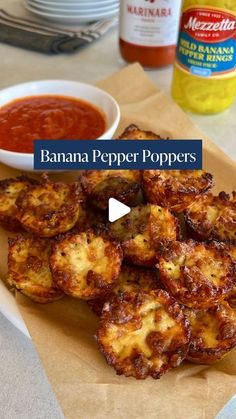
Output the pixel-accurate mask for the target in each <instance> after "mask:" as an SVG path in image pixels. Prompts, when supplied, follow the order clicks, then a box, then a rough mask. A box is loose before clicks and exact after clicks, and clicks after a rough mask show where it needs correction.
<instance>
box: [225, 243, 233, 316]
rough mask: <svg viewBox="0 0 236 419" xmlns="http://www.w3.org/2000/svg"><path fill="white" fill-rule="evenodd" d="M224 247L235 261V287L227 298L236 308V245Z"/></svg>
mask: <svg viewBox="0 0 236 419" xmlns="http://www.w3.org/2000/svg"><path fill="white" fill-rule="evenodd" d="M224 249H225V250H226V252H227V253H228V254H229V256H230V257H231V259H232V261H233V263H234V287H233V289H232V291H231V293H230V295H229V298H228V299H227V301H228V303H229V305H230V307H232V308H234V309H236V246H233V245H225V244H224Z"/></svg>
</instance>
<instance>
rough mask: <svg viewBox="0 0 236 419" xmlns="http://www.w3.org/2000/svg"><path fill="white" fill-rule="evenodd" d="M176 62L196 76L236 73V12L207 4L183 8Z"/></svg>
mask: <svg viewBox="0 0 236 419" xmlns="http://www.w3.org/2000/svg"><path fill="white" fill-rule="evenodd" d="M177 65H178V66H179V67H181V69H182V70H184V71H186V72H187V73H191V74H193V75H195V76H199V77H211V78H222V77H228V76H232V73H234V72H235V74H236V13H233V12H227V11H226V10H224V9H221V8H210V7H207V6H205V7H204V6H202V7H198V8H195V7H191V8H187V9H186V10H184V12H183V16H182V19H181V24H180V35H179V42H178V47H177Z"/></svg>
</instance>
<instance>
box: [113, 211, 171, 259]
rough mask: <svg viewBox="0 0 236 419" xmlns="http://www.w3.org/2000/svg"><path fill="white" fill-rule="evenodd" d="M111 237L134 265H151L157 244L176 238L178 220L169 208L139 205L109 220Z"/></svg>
mask: <svg viewBox="0 0 236 419" xmlns="http://www.w3.org/2000/svg"><path fill="white" fill-rule="evenodd" d="M109 230H110V234H111V237H112V238H114V239H115V240H117V241H119V242H120V243H121V245H122V249H123V252H124V257H125V259H126V260H127V261H128V262H130V263H131V264H134V265H140V266H154V265H155V262H156V260H157V253H158V249H159V247H160V245H161V244H162V243H163V242H164V243H165V242H166V241H169V240H177V235H178V222H177V219H176V218H175V217H174V216H173V215H172V214H171V213H170V212H169V210H168V209H165V208H162V207H159V206H158V205H150V204H148V205H145V206H144V205H141V206H137V207H134V208H132V209H131V212H130V213H129V214H127V215H126V216H125V217H122V218H120V219H119V220H117V221H115V222H114V223H110V225H109Z"/></svg>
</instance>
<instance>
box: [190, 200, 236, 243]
mask: <svg viewBox="0 0 236 419" xmlns="http://www.w3.org/2000/svg"><path fill="white" fill-rule="evenodd" d="M186 222H187V226H188V230H189V233H190V235H191V236H192V237H193V238H195V239H197V240H220V241H227V242H232V243H235V244H236V192H233V194H232V198H231V197H230V195H228V194H226V193H225V192H221V193H220V194H219V195H218V196H213V195H212V194H209V195H203V196H202V197H200V198H198V199H197V200H196V201H195V202H194V203H193V204H192V205H191V207H190V208H189V209H188V210H187V211H186Z"/></svg>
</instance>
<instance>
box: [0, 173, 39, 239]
mask: <svg viewBox="0 0 236 419" xmlns="http://www.w3.org/2000/svg"><path fill="white" fill-rule="evenodd" d="M33 184H37V182H36V181H35V180H34V179H30V178H29V177H27V176H18V177H16V178H13V179H3V180H0V225H1V226H2V227H3V228H4V229H6V230H8V231H15V232H19V231H22V230H23V227H22V225H21V223H20V222H19V220H18V219H17V218H16V216H17V211H18V210H17V206H16V200H17V198H18V196H19V195H20V193H21V192H22V191H24V190H26V189H27V188H28V187H29V186H30V185H33Z"/></svg>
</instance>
